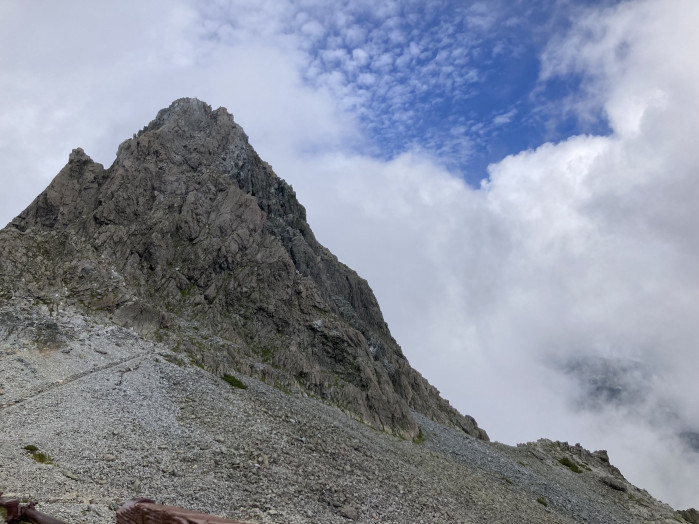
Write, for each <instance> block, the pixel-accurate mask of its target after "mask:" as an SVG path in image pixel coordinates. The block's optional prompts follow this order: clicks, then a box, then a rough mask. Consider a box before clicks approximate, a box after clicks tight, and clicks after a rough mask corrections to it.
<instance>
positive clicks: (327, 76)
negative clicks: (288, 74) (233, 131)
mask: <svg viewBox="0 0 699 524" xmlns="http://www.w3.org/2000/svg"><path fill="white" fill-rule="evenodd" d="M610 3H611V2H608V1H607V2H601V1H600V2H596V4H597V5H602V4H610ZM594 4H595V2H560V1H556V0H547V1H542V2H537V3H535V4H534V5H532V4H531V2H487V3H482V2H454V1H440V2H434V1H433V2H424V1H412V2H387V3H385V4H383V5H381V6H380V7H377V6H376V5H375V3H373V2H345V3H344V4H341V3H336V2H333V3H324V4H323V3H321V4H320V5H318V4H317V3H309V5H307V6H306V7H303V6H294V7H293V8H292V12H290V13H286V16H287V18H285V19H284V21H283V22H282V23H281V32H282V34H286V35H290V36H292V37H296V38H299V39H300V40H301V45H300V47H301V49H302V50H303V57H302V59H303V63H302V64H301V67H300V70H301V74H302V76H303V79H304V81H305V82H307V83H308V84H309V85H311V86H313V87H314V88H324V89H327V90H329V91H330V92H331V93H332V95H333V96H334V97H335V98H336V99H337V100H338V101H339V102H340V104H341V107H342V109H343V110H346V111H349V112H350V113H352V114H354V115H356V117H357V118H358V119H359V121H360V126H359V127H360V130H361V132H362V136H363V137H364V138H365V139H366V142H365V143H364V144H362V145H363V146H366V145H367V144H369V146H370V148H371V149H370V151H371V153H372V154H373V155H376V156H378V157H380V158H384V159H390V158H393V157H395V156H396V155H398V154H400V153H403V152H405V151H407V150H413V149H421V150H423V151H424V152H425V153H427V154H430V155H432V156H434V158H435V159H436V160H437V161H438V162H440V163H443V164H444V165H445V166H447V167H448V168H450V169H451V170H452V171H454V172H458V173H461V174H462V176H463V177H464V178H465V179H466V180H467V181H468V182H469V183H471V184H473V185H478V184H479V183H480V180H481V179H482V178H485V177H487V170H486V168H487V165H488V164H489V163H491V162H495V161H498V160H500V159H502V158H503V157H504V156H506V155H508V154H513V153H517V152H519V151H521V150H523V149H527V148H533V147H536V146H538V145H540V144H542V143H544V142H546V141H557V140H560V139H563V138H567V137H568V136H571V135H575V134H579V133H585V132H593V133H601V132H605V131H608V128H607V126H606V122H605V118H604V115H603V114H602V113H601V112H599V113H598V114H596V115H594V118H593V119H589V120H588V119H586V120H584V121H583V120H581V119H580V118H579V117H578V115H576V114H574V113H573V112H571V111H566V108H565V104H564V103H562V102H565V100H566V98H567V97H570V96H573V97H574V96H575V94H576V93H577V92H578V91H579V90H580V81H581V78H580V77H579V76H576V75H568V76H566V77H556V78H550V79H546V80H542V79H541V77H540V55H541V54H542V52H543V49H544V48H545V46H546V45H547V44H548V43H549V42H550V40H551V39H552V38H553V37H555V36H562V35H564V34H565V32H566V31H567V30H568V29H569V27H570V25H571V21H572V19H574V17H575V16H576V15H577V14H578V13H579V12H580V11H581V9H582V8H583V7H584V6H587V7H589V6H590V5H594ZM340 5H342V6H341V7H338V6H340ZM206 16H207V18H208V19H209V20H210V21H211V28H210V30H209V31H208V33H207V34H206V35H205V38H211V39H212V40H215V41H224V42H225V41H226V39H227V37H228V38H230V37H231V36H232V35H234V34H235V33H236V31H237V30H238V29H239V28H240V26H242V25H244V24H246V22H247V19H246V17H236V16H234V15H233V14H232V13H231V12H230V11H226V9H225V8H222V7H221V6H219V7H218V8H213V9H211V10H210V11H207V12H206ZM236 18H237V19H236ZM222 20H225V22H222ZM358 147H360V146H358Z"/></svg>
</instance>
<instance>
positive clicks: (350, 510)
mask: <svg viewBox="0 0 699 524" xmlns="http://www.w3.org/2000/svg"><path fill="white" fill-rule="evenodd" d="M340 515H342V516H343V517H345V518H346V519H350V520H357V519H358V518H359V512H358V511H357V508H355V507H354V506H350V505H349V504H345V505H344V506H342V507H341V508H340Z"/></svg>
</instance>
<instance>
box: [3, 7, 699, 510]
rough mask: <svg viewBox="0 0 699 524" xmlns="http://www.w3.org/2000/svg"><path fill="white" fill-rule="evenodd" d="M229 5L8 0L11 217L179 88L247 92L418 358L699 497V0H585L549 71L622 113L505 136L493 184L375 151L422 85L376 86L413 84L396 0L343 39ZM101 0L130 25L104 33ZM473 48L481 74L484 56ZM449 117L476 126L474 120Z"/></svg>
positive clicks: (227, 95) (488, 402) (255, 117)
mask: <svg viewBox="0 0 699 524" xmlns="http://www.w3.org/2000/svg"><path fill="white" fill-rule="evenodd" d="M389 4H390V5H389ZM563 4H565V2H564V3H563ZM10 5H13V6H14V4H10ZM23 5H24V4H23ZM26 5H30V6H36V5H38V4H34V3H31V2H28V3H27V4H26ZM212 5H213V6H214V7H208V8H207V9H206V10H199V9H197V7H196V6H195V4H194V3H190V2H185V1H179V2H163V3H160V4H158V3H156V2H154V3H149V4H147V6H141V5H140V3H136V2H131V3H130V2H122V3H120V7H115V8H113V9H112V10H111V11H109V13H107V14H104V11H95V12H87V13H86V12H85V11H83V10H82V9H83V3H79V2H75V3H70V2H66V3H62V4H61V8H60V9H61V10H62V9H68V10H69V11H70V13H72V15H71V16H65V17H64V14H65V13H63V12H61V13H60V15H61V17H62V18H64V19H65V21H66V25H65V26H63V27H62V28H61V34H69V35H72V36H71V37H70V38H67V39H62V40H61V45H60V46H58V47H57V48H54V47H52V46H51V42H52V40H51V38H52V37H53V38H58V33H57V31H56V28H55V24H54V19H53V18H52V17H51V16H49V15H50V13H48V14H47V13H46V12H44V13H43V14H44V15H45V16H42V17H40V18H38V19H37V18H36V17H35V16H34V15H36V13H34V14H33V13H32V12H31V10H26V9H24V10H22V9H19V8H17V7H7V5H5V6H4V7H2V8H0V10H4V13H3V14H4V15H6V16H2V17H0V20H5V22H4V24H5V25H4V26H0V29H2V30H0V35H3V36H0V49H2V51H0V66H1V67H2V68H3V71H7V72H9V73H12V74H5V75H2V77H0V89H1V90H2V92H3V93H4V94H5V96H4V97H3V100H2V102H0V103H1V104H2V106H1V109H2V114H3V119H2V120H0V137H2V141H0V155H1V156H2V158H3V165H2V166H1V167H0V170H1V171H0V176H2V182H3V185H4V188H5V190H4V191H3V193H2V195H0V202H1V208H0V211H1V212H2V215H1V218H2V221H3V223H6V222H7V221H8V220H10V219H11V218H12V216H14V215H15V214H17V213H18V212H19V211H21V209H22V208H23V207H25V206H26V205H27V204H28V202H29V201H30V200H31V198H33V196H35V195H36V194H37V193H38V192H39V191H40V190H41V189H43V186H45V185H46V184H47V183H48V181H49V180H50V177H51V176H53V175H55V174H56V173H57V172H58V170H59V169H60V167H61V166H62V164H63V163H64V162H65V159H66V158H67V154H68V152H69V151H70V149H71V148H73V147H76V146H82V147H84V148H85V149H86V151H87V152H88V153H89V154H91V155H92V156H93V157H95V158H96V159H97V160H98V161H102V162H106V163H107V164H108V163H110V162H111V160H112V158H113V155H114V151H115V150H116V145H117V143H118V142H119V141H120V140H122V139H124V138H125V137H127V136H129V135H130V134H131V133H132V132H133V131H135V130H136V129H138V128H139V127H140V126H142V125H143V124H144V123H145V122H144V118H145V119H148V118H150V117H152V116H153V115H155V113H156V111H157V109H159V108H160V107H164V106H166V105H168V104H169V102H170V101H171V100H172V99H174V98H176V97H179V96H183V95H191V96H198V97H199V98H202V99H204V100H206V101H207V102H209V103H211V104H212V105H214V106H217V105H224V106H227V107H228V108H229V109H230V110H231V111H232V112H233V113H234V114H235V116H236V119H237V120H238V121H239V122H240V123H241V124H242V125H243V126H244V127H245V129H246V131H247V132H248V134H249V135H250V136H251V139H252V143H253V145H254V146H255V147H256V149H257V150H258V151H259V152H260V154H261V156H262V157H263V158H265V159H267V160H269V161H270V162H271V163H272V164H273V165H274V167H275V170H276V171H277V172H278V174H279V175H280V176H282V177H284V178H286V179H287V180H288V181H290V182H291V183H292V184H293V185H294V187H295V188H296V190H297V192H298V194H299V197H300V199H301V200H302V202H303V203H304V204H305V205H306V207H307V208H308V213H309V221H310V223H311V225H312V227H313V228H314V230H315V232H316V234H317V236H318V237H319V239H320V240H321V241H322V242H323V243H325V244H326V245H327V246H328V247H329V248H330V249H331V250H333V251H334V252H335V253H336V254H337V255H338V256H339V258H340V259H341V260H343V261H344V262H345V263H347V264H348V265H350V266H351V267H353V268H355V269H357V270H358V272H359V273H360V274H361V275H362V276H364V277H365V278H367V279H368V280H369V282H370V284H371V285H372V287H373V289H374V290H375V292H376V294H377V296H378V298H379V302H380V303H381V305H382V309H383V311H384V314H385V316H386V319H387V321H388V323H389V326H390V327H391V330H392V332H393V333H394V336H395V337H396V338H397V340H398V341H399V343H401V345H402V346H403V348H404V351H405V353H406V355H407V356H408V358H409V359H410V360H411V363H412V364H413V365H414V366H415V367H416V368H417V369H418V370H420V371H421V372H422V373H423V374H425V375H426V376H427V378H428V379H429V380H430V381H431V382H433V383H434V384H435V385H437V387H438V388H439V389H440V390H441V391H442V393H443V394H444V395H445V396H446V397H447V398H449V399H450V401H451V402H452V403H453V404H454V405H456V406H457V407H458V408H459V409H460V410H461V411H463V412H465V413H469V414H472V415H474V416H475V417H476V418H477V420H478V421H479V424H480V425H481V426H483V427H484V428H486V430H487V431H488V432H489V433H490V434H491V436H492V437H493V438H495V439H496V440H501V441H505V442H508V443H515V442H520V441H525V440H532V439H536V438H539V437H549V438H553V439H561V440H568V441H571V442H581V443H582V444H583V445H585V446H586V447H588V448H593V449H598V448H606V449H609V451H610V456H611V458H612V462H613V463H615V464H616V465H617V466H619V467H620V468H621V469H622V471H623V472H624V473H625V474H626V475H627V477H628V478H629V479H630V480H632V481H633V482H635V483H637V484H639V485H641V486H642V487H645V488H647V489H649V490H650V491H651V492H652V493H653V494H655V495H656V496H658V497H660V498H661V499H663V500H665V501H667V502H670V503H672V504H673V505H675V506H678V507H686V506H699V491H698V489H697V488H696V487H695V486H696V485H699V482H697V474H696V468H697V466H699V461H698V460H697V458H696V457H697V455H696V453H694V452H689V451H688V449H689V447H691V445H692V443H693V442H694V443H695V445H696V442H697V441H696V440H693V439H694V437H692V435H695V436H696V434H697V433H699V422H697V421H699V405H698V404H697V402H696V401H695V400H694V399H695V398H696V395H697V393H698V392H699V391H698V389H699V388H698V387H697V385H696V383H697V381H696V378H695V376H696V373H697V369H699V352H698V351H697V349H696V347H695V344H696V342H695V341H696V340H699V337H698V336H697V335H699V333H697V330H698V329H699V322H697V321H696V318H697V315H698V313H699V311H698V307H697V304H699V300H698V299H699V296H698V295H699V264H697V263H696V260H697V254H699V238H697V237H698V235H699V233H697V228H696V226H695V210H696V203H697V202H698V198H697V197H699V176H698V167H697V166H699V148H697V147H696V145H695V143H694V142H695V141H696V137H697V136H698V133H697V131H699V67H697V65H696V60H695V57H694V56H693V54H694V53H693V50H694V49H699V42H698V41H697V40H698V38H699V37H698V36H697V33H696V31H695V28H696V27H697V25H698V24H699V4H697V3H696V2H694V1H693V0H663V1H660V0H638V1H635V2H623V3H619V4H618V5H614V6H612V7H608V8H605V9H602V8H597V9H592V10H585V11H581V12H580V15H579V16H578V17H577V18H576V21H575V23H574V24H573V25H572V27H571V29H570V30H569V31H568V32H567V33H566V34H564V35H561V36H560V37H556V38H555V39H553V40H552V41H551V42H550V43H549V45H548V47H547V48H546V50H545V52H544V53H543V55H542V57H541V75H540V82H541V83H542V84H544V83H546V82H548V81H551V80H555V79H556V78H568V77H575V78H579V79H580V85H581V89H580V90H579V91H577V92H576V93H574V95H572V96H570V97H568V98H567V99H566V100H565V103H566V107H564V108H563V109H564V111H565V112H569V113H574V114H576V115H578V117H580V118H583V119H584V118H595V117H596V115H599V114H600V112H602V113H603V114H604V115H606V118H607V119H608V121H609V127H610V129H611V133H610V134H609V135H607V136H591V135H579V136H572V137H570V138H568V139H566V140H564V141H560V142H557V143H545V144H542V145H540V146H539V147H538V148H536V149H532V150H527V151H523V152H520V153H518V154H514V155H511V156H508V157H507V158H504V159H503V160H501V161H499V162H497V163H495V164H492V165H491V166H490V168H489V179H488V180H487V181H486V182H484V183H483V185H482V186H481V187H478V188H474V187H471V186H469V185H468V184H467V183H465V182H464V180H463V179H462V178H460V177H457V176H455V175H454V174H453V173H451V172H450V171H449V170H448V169H447V168H445V167H444V165H445V164H446V165H448V164H449V163H448V162H445V163H441V162H438V158H439V157H438V155H436V154H435V153H439V152H440V150H439V148H434V147H433V148H431V149H430V151H429V152H427V151H426V150H425V149H424V148H417V147H407V148H406V149H405V150H404V151H403V152H402V153H401V154H398V155H397V156H394V157H393V158H390V159H388V160H386V159H385V158H380V157H377V156H376V155H369V154H363V153H362V152H361V151H362V148H363V147H365V148H366V151H369V152H371V151H373V149H372V148H373V146H372V144H371V143H370V142H369V141H368V140H367V139H366V135H363V134H362V132H361V130H360V126H359V124H358V122H360V121H361V120H362V118H365V115H363V114H362V113H361V111H360V112H357V109H356V108H357V107H372V105H371V104H374V103H377V104H378V103H379V102H380V100H381V97H388V98H389V99H391V101H392V103H393V104H398V105H397V106H396V108H398V109H400V110H401V111H403V110H404V109H405V105H401V100H404V98H401V97H406V96H408V97H409V96H411V95H410V92H411V91H410V90H417V89H419V85H417V84H414V83H410V84H406V86H404V88H403V89H402V90H398V91H396V92H395V93H394V94H395V95H396V96H395V97H393V95H390V94H389V93H388V91H385V92H384V91H381V90H379V91H368V90H370V88H371V86H374V85H376V83H377V82H381V81H382V79H383V81H386V78H389V79H390V78H391V75H393V77H394V78H395V79H397V80H396V81H395V82H394V83H398V84H400V83H401V81H402V80H401V78H403V77H401V76H400V75H401V74H403V73H402V71H403V70H402V69H400V67H398V68H396V64H398V66H400V64H401V62H400V61H401V60H403V61H410V60H419V57H420V53H421V48H420V42H416V43H415V45H416V46H417V47H413V46H412V45H411V44H410V43H409V42H407V43H405V45H402V46H401V45H399V43H400V41H401V38H403V39H404V40H406V39H407V40H406V41H409V40H410V34H408V33H406V31H405V27H404V26H403V25H401V23H400V18H399V17H398V18H396V17H397V16H398V14H399V13H398V14H396V13H391V12H389V11H390V9H391V8H392V7H391V6H393V7H395V6H396V5H397V4H396V3H391V2H389V3H387V4H386V7H385V9H386V10H388V11H387V13H384V14H385V19H383V20H384V23H383V25H381V26H380V27H382V28H384V29H385V30H386V31H387V32H386V33H385V34H386V35H388V36H386V37H385V38H384V37H381V38H379V37H378V36H376V38H372V37H371V35H370V34H364V33H362V31H363V25H362V24H361V23H359V22H357V23H350V22H352V17H351V16H349V15H348V17H346V18H342V17H338V16H334V18H333V20H334V21H333V22H332V23H334V24H342V23H343V22H347V23H346V24H345V25H344V26H343V30H342V34H343V35H344V44H343V45H339V44H338V45H335V44H336V42H335V41H334V40H332V38H331V37H329V36H328V35H327V34H326V32H325V31H326V29H327V27H328V24H329V23H330V22H328V20H329V18H328V17H330V16H331V14H329V13H325V14H323V13H321V15H322V16H321V15H319V16H320V20H318V19H313V18H311V17H308V16H305V15H304V12H303V10H302V9H301V10H300V9H298V8H297V5H296V3H294V2H267V3H262V4H260V3H258V2H255V3H254V5H253V3H248V2H243V1H239V2H233V3H229V2H218V3H216V4H212ZM66 6H68V7H66ZM41 8H42V10H44V11H45V10H47V9H48V10H51V9H59V8H58V7H57V6H53V5H51V6H47V5H44V4H42V6H41ZM338 13H340V14H341V13H342V10H339V11H338ZM350 14H351V13H350ZM467 14H468V16H466V15H465V18H464V20H465V21H467V22H468V23H466V26H468V27H471V28H474V31H476V29H475V28H478V27H480V28H482V30H484V31H485V30H487V29H488V28H490V27H492V24H493V23H494V21H493V20H494V19H493V17H492V16H489V13H488V11H487V10H483V9H482V6H481V8H478V5H477V4H476V5H475V7H474V8H472V9H471V10H470V11H469V13H467ZM334 15H337V13H335V14H334ZM58 16H59V12H58V11H57V12H56V13H55V17H58ZM104 16H108V18H109V19H110V22H111V23H113V24H117V25H118V26H119V27H120V28H122V31H121V32H117V33H118V34H117V33H115V34H113V35H111V38H101V37H102V36H103V35H102V34H101V30H100V27H103V24H102V23H101V22H100V20H101V17H104ZM323 17H326V18H323ZM316 18H318V17H316ZM391 20H393V21H392V22H391ZM495 20H498V19H497V18H495ZM241 21H244V22H245V23H242V22H241ZM355 22H356V21H355ZM0 23H2V22H0ZM469 23H470V24H471V25H469ZM19 28H22V29H21V31H24V32H25V33H27V32H28V34H29V37H31V36H32V35H40V34H41V35H43V38H44V39H45V40H44V43H45V44H46V45H43V44H42V45H38V44H36V43H35V42H30V41H31V38H29V37H27V36H26V35H24V36H22V35H20V33H18V31H19ZM127 28H131V30H128V29H127ZM391 28H392V32H391V31H388V29H391ZM476 34H477V33H476ZM445 36H446V37H449V38H456V37H457V36H455V35H454V34H453V33H449V32H446V33H445ZM86 41H89V42H99V44H98V45H92V46H89V45H88V46H86V44H85V42H86ZM388 41H390V42H393V43H395V46H387V42H388ZM431 45H433V44H431V43H429V42H424V43H423V46H424V47H430V46H431ZM463 45H467V44H466V43H464V44H463ZM469 45H470V44H469ZM372 46H374V47H372ZM347 47H349V48H350V49H351V52H348V53H343V51H342V50H343V49H345V48H347ZM314 50H315V51H318V50H319V52H317V53H316V52H315V51H314ZM312 51H313V52H312ZM399 51H400V52H399ZM311 55H312V56H313V57H315V58H314V59H313V60H311V59H309V57H310V56H311ZM105 57H109V59H106V58H105ZM69 58H70V59H69ZM457 58H458V57H457ZM460 59H462V60H463V61H462V62H458V64H459V65H460V67H462V69H463V70H462V71H460V74H459V75H458V76H457V78H458V79H459V82H461V84H460V86H467V85H469V82H472V81H475V78H477V75H478V70H477V69H470V68H469V59H468V56H462V57H460ZM54 63H55V64H54ZM52 64H53V65H52ZM328 64H334V65H332V67H330V66H329V65H328ZM390 64H393V65H392V66H391V68H389V65H390ZM426 64H427V63H426ZM382 68H387V69H386V71H385V73H386V74H383V73H382V71H383V70H382ZM333 72H334V73H335V74H333ZM389 73H390V74H389ZM382 75H383V76H382ZM447 77H448V75H447V76H446V77H439V76H438V77H435V78H436V79H435V82H437V83H439V82H440V81H442V80H444V79H445V78H447ZM440 79H442V80H440ZM439 86H442V84H439ZM439 86H438V87H439ZM390 88H391V86H388V87H387V89H388V90H390ZM439 88H440V89H441V87H439ZM367 97H368V98H367ZM377 100H378V101H379V102H377ZM391 107H392V106H391ZM512 111H515V112H512ZM516 111H517V109H516V108H513V109H508V110H507V111H504V112H500V113H498V114H497V115H493V118H492V120H493V121H494V123H495V124H497V125H504V124H507V122H508V121H509V120H508V119H511V118H513V117H514V115H515V113H516ZM410 118H411V116H410V114H409V113H407V112H405V113H404V121H405V122H406V124H405V125H408V126H409V125H410ZM495 121H497V122H495ZM379 124H380V122H378V123H376V125H377V126H379V127H380V125H379ZM452 124H453V129H457V128H459V126H463V127H464V129H466V131H464V133H466V134H461V135H459V134H458V133H456V134H455V136H457V142H456V143H460V144H462V145H463V146H464V147H467V148H468V147H471V143H470V141H469V139H468V133H467V131H468V126H469V125H470V124H468V123H467V122H460V121H457V122H453V123H452ZM453 129H452V131H453ZM450 147H451V146H450ZM442 152H443V151H442Z"/></svg>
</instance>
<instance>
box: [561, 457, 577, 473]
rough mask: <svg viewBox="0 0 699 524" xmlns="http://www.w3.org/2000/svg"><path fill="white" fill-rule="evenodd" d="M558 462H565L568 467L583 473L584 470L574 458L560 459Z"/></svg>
mask: <svg viewBox="0 0 699 524" xmlns="http://www.w3.org/2000/svg"><path fill="white" fill-rule="evenodd" d="M558 462H560V463H561V464H563V465H564V466H565V467H566V468H568V469H570V470H571V471H575V473H582V470H581V469H580V468H579V467H578V465H577V464H576V463H575V462H573V461H572V460H570V459H569V458H568V457H563V458H561V459H558Z"/></svg>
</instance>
